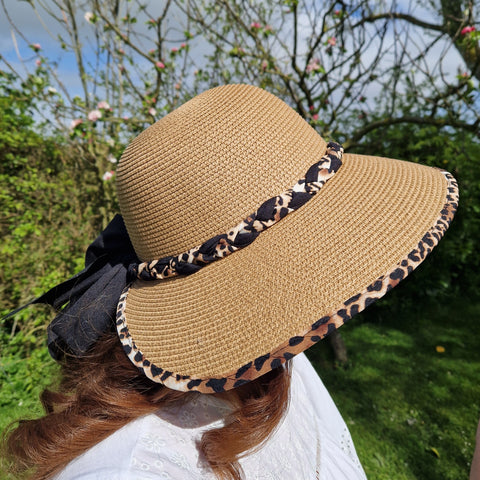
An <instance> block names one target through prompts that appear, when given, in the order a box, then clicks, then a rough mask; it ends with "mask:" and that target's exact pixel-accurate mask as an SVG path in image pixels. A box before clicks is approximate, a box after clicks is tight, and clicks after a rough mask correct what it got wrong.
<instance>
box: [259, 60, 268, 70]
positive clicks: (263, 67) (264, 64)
mask: <svg viewBox="0 0 480 480" xmlns="http://www.w3.org/2000/svg"><path fill="white" fill-rule="evenodd" d="M260 67H261V68H262V70H266V69H267V68H268V62H267V61H266V60H262V63H261V65H260Z"/></svg>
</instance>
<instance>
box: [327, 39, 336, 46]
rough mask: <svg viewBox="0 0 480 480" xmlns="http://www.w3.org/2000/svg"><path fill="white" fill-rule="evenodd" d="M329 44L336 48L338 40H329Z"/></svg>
mask: <svg viewBox="0 0 480 480" xmlns="http://www.w3.org/2000/svg"><path fill="white" fill-rule="evenodd" d="M327 43H328V44H329V45H330V46H331V47H334V46H335V45H336V44H337V39H336V38H335V37H330V38H329V39H328V40H327Z"/></svg>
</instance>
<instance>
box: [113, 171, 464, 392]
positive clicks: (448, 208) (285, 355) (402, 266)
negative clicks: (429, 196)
mask: <svg viewBox="0 0 480 480" xmlns="http://www.w3.org/2000/svg"><path fill="white" fill-rule="evenodd" d="M442 173H443V174H444V175H445V178H446V180H447V182H448V186H447V197H446V203H445V205H444V207H443V209H442V211H441V212H440V217H439V218H438V220H437V222H436V223H435V225H434V226H433V227H432V228H431V229H430V230H429V231H428V232H427V233H426V234H425V235H424V236H423V238H422V239H421V240H420V241H419V242H418V245H417V247H416V248H415V249H413V250H412V251H411V252H410V253H409V254H408V256H407V257H406V258H405V259H403V260H401V261H400V262H399V263H398V264H397V265H395V266H394V267H393V268H392V269H391V270H389V271H388V272H387V273H386V274H385V275H382V276H381V277H379V278H378V279H376V280H375V281H374V282H373V283H371V284H370V285H368V286H367V287H366V288H365V289H364V290H363V291H362V292H360V293H358V294H357V295H354V296H352V297H351V298H349V299H348V300H347V301H346V302H344V303H343V304H342V305H340V307H339V308H337V309H336V310H334V311H333V312H332V313H330V314H329V315H326V316H324V317H322V318H320V319H319V320H317V321H316V322H315V323H313V324H312V325H311V327H310V328H308V329H307V330H306V331H304V332H301V333H300V334H299V335H296V336H294V337H291V338H290V339H289V340H288V341H287V342H285V343H283V344H281V345H280V346H279V347H278V348H276V349H275V350H274V351H272V352H269V353H265V354H264V355H261V356H259V357H257V358H256V359H255V360H253V361H251V362H249V363H247V364H245V365H243V366H242V367H240V368H239V369H238V370H236V371H234V372H230V373H229V374H228V375H225V376H224V377H222V378H191V377H190V376H187V375H177V374H175V373H174V372H170V371H167V370H164V369H162V368H160V367H157V366H156V365H154V364H152V363H151V362H150V361H149V360H147V359H146V358H145V356H144V355H143V353H142V352H141V351H140V350H139V349H138V348H137V347H136V345H135V342H134V341H133V339H132V337H131V336H130V333H129V331H128V327H127V322H126V318H125V306H126V299H127V296H128V289H129V287H127V288H125V290H124V291H123V293H122V295H121V297H120V301H119V304H118V309H117V330H118V334H119V337H120V341H121V343H122V345H123V348H124V350H125V353H126V354H127V355H128V357H129V358H130V360H131V361H132V362H133V363H134V364H135V365H136V366H137V367H138V368H139V369H140V370H141V371H143V373H144V374H145V375H146V376H147V377H148V378H150V379H151V380H153V381H154V382H157V383H162V384H164V385H165V386H167V387H169V388H172V389H174V390H180V391H194V390H196V391H199V392H202V393H218V392H224V391H227V390H230V389H232V388H236V387H239V386H240V385H243V384H244V383H247V382H249V381H251V380H254V379H255V378H258V377H260V376H261V375H264V374H265V373H267V372H269V371H270V370H272V369H274V368H276V367H279V366H280V365H283V364H284V363H285V362H286V361H287V360H289V359H290V358H292V357H293V356H295V355H297V354H298V353H301V352H303V351H304V350H306V349H307V348H309V347H311V346H312V345H313V344H315V343H317V342H318V341H320V340H321V339H322V338H324V337H326V336H327V335H328V334H329V333H331V332H332V331H334V330H336V329H337V328H339V327H340V326H342V325H343V324H344V323H346V322H347V321H348V320H350V318H352V317H353V316H354V315H356V314H357V313H359V312H361V311H362V310H364V309H365V308H366V307H368V306H369V305H370V304H372V303H373V302H375V301H376V300H378V299H379V298H381V297H383V296H384V295H385V294H386V293H387V292H388V291H389V290H391V289H392V288H393V287H395V286H396V285H397V284H398V283H399V282H400V281H401V280H403V279H404V278H405V277H406V276H407V275H409V274H410V273H411V272H412V271H413V270H414V269H415V268H416V267H417V266H418V265H420V263H422V262H423V260H425V258H426V256H427V255H428V254H429V253H430V252H431V251H432V249H433V248H434V247H435V246H436V245H437V244H438V242H439V241H440V239H441V238H442V237H443V235H444V233H445V231H446V230H447V228H448V227H449V225H450V223H451V221H452V219H453V217H454V215H455V212H456V211H457V207H458V186H457V182H456V180H455V179H454V178H453V176H452V175H451V174H450V173H448V172H446V171H442Z"/></svg>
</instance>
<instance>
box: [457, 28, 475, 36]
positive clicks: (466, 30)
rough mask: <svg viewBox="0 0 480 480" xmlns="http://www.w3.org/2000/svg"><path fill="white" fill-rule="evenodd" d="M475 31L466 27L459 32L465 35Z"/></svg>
mask: <svg viewBox="0 0 480 480" xmlns="http://www.w3.org/2000/svg"><path fill="white" fill-rule="evenodd" d="M474 31H475V27H473V26H468V27H463V28H462V31H461V32H460V33H461V34H462V35H467V34H469V33H472V32H474Z"/></svg>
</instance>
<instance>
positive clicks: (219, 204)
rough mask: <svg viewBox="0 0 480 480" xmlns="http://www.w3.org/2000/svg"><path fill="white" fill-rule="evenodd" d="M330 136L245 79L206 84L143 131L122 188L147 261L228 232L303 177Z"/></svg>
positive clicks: (125, 158) (122, 169)
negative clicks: (237, 82) (208, 86)
mask: <svg viewBox="0 0 480 480" xmlns="http://www.w3.org/2000/svg"><path fill="white" fill-rule="evenodd" d="M325 148H326V144H325V142H324V140H323V139H322V138H321V137H320V136H319V135H318V134H317V133H316V132H315V130H314V129H313V128H312V127H310V125H309V124H308V123H307V122H306V121H305V120H303V119H302V118H301V117H300V116H299V115H298V114H297V113H296V112H295V111H294V110H293V109H292V108H290V107H289V106H288V105H287V104H286V103H284V102H283V101H281V100H280V99H278V98H277V97H275V96H273V95H271V94H270V93H268V92H266V91H264V90H262V89H260V88H257V87H253V86H248V85H226V86H221V87H217V88H214V89H211V90H208V91H206V92H204V93H203V94H201V95H198V96H197V97H195V98H193V99H192V100H190V101H188V102H187V103H185V104H184V105H182V106H181V107H179V108H178V109H176V110H174V111H173V112H171V113H169V114H168V115H166V116H165V117H163V118H162V119H160V120H159V121H157V122H156V123H155V124H154V125H152V126H150V127H149V128H148V129H146V130H145V131H144V132H142V133H141V134H140V135H138V136H137V137H136V138H135V139H134V140H133V141H132V142H131V144H130V145H129V146H128V147H127V148H126V150H125V152H124V153H123V155H122V158H121V160H120V163H119V165H118V169H117V193H118V199H119V203H120V209H121V212H122V215H123V218H124V221H125V225H126V227H127V230H128V233H129V236H130V239H131V241H132V244H133V246H134V248H135V251H136V253H137V255H138V257H139V258H140V259H141V260H142V261H148V260H153V259H158V258H162V257H165V256H168V255H175V254H179V253H182V252H184V251H187V250H189V249H190V248H193V247H195V246H197V245H200V244H201V243H203V242H204V241H206V240H208V239H209V238H211V237H213V236H215V235H217V234H221V233H226V232H227V231H228V229H230V228H231V227H233V226H235V225H236V224H238V223H239V222H240V221H241V220H243V219H244V218H246V217H247V216H248V215H249V214H251V213H252V212H254V211H255V210H256V209H257V208H258V207H259V206H260V204H261V203H262V202H264V201H265V200H267V199H268V198H271V197H273V196H275V195H278V194H279V193H282V192H284V191H285V190H287V189H288V188H290V187H291V186H293V185H294V184H295V183H296V182H297V181H298V180H299V179H300V178H302V177H303V176H304V174H305V172H306V171H307V169H308V168H309V167H310V165H312V164H313V163H315V162H317V161H318V160H319V159H320V158H321V157H322V155H323V154H324V153H325Z"/></svg>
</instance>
